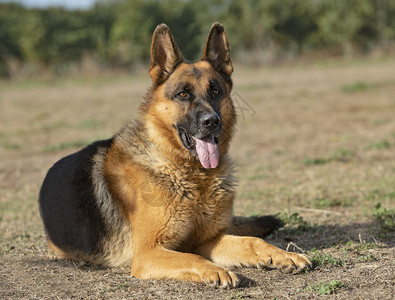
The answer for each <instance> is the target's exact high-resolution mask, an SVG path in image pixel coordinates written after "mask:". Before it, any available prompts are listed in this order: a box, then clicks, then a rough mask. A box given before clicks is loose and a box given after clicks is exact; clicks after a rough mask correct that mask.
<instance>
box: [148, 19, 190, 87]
mask: <svg viewBox="0 0 395 300" xmlns="http://www.w3.org/2000/svg"><path fill="white" fill-rule="evenodd" d="M182 61H183V58H182V55H181V52H180V50H179V49H178V47H177V45H176V43H175V41H174V38H173V36H172V34H171V33H170V29H169V27H167V25H166V24H161V25H158V26H157V27H156V29H155V31H154V35H153V37H152V44H151V63H150V68H149V75H150V76H151V78H152V82H153V83H154V85H158V84H160V83H161V82H163V81H164V80H166V79H167V77H169V75H170V73H171V72H172V71H173V70H174V69H175V67H176V66H177V65H178V64H179V63H180V62H182Z"/></svg>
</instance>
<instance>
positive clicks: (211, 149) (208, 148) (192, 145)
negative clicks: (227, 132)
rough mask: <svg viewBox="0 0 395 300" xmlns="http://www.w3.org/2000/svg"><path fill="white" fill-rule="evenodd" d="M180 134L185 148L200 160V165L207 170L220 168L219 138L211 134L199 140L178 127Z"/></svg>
mask: <svg viewBox="0 0 395 300" xmlns="http://www.w3.org/2000/svg"><path fill="white" fill-rule="evenodd" d="M178 134H179V136H180V139H181V142H182V144H183V145H184V147H185V148H187V149H188V150H189V151H190V152H191V153H192V154H193V155H194V156H197V157H198V158H199V161H200V163H201V164H202V166H203V167H204V168H205V169H214V168H216V167H217V166H218V163H219V151H218V141H219V137H218V136H216V135H215V134H209V135H207V136H205V137H200V138H198V137H196V136H193V135H191V134H190V133H188V132H187V131H186V130H185V129H184V128H182V127H178Z"/></svg>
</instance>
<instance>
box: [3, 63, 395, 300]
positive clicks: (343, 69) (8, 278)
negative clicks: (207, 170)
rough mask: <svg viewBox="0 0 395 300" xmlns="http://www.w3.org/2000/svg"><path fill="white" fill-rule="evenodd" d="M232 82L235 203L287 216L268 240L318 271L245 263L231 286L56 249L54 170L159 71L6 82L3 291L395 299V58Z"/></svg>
mask: <svg viewBox="0 0 395 300" xmlns="http://www.w3.org/2000/svg"><path fill="white" fill-rule="evenodd" d="M234 83H235V92H236V94H234V99H235V101H236V102H237V103H236V104H237V105H238V111H239V123H238V130H237V135H236V137H235V139H234V142H233V147H232V155H233V158H234V160H235V163H236V166H237V169H238V177H239V186H238V199H237V201H236V203H235V213H236V214H242V215H255V214H279V216H280V217H281V218H282V219H283V220H285V221H286V222H287V225H286V226H285V227H284V228H283V229H281V230H280V231H278V232H277V233H275V234H274V235H272V236H271V237H269V238H268V240H269V241H270V242H272V243H274V244H276V245H278V246H281V247H284V248H285V247H287V245H288V243H289V242H292V244H289V246H290V248H291V249H292V250H295V251H302V250H303V251H305V252H306V253H307V254H308V255H309V256H310V257H312V259H313V262H314V266H315V267H314V269H313V270H310V271H308V272H306V273H304V274H299V275H283V274H281V273H280V272H278V271H275V270H272V271H262V270H255V269H238V270H236V272H237V273H238V274H240V275H241V276H242V278H243V283H242V287H240V288H237V289H233V290H221V289H216V288H213V287H206V286H204V285H201V284H188V283H180V282H177V281H172V280H168V281H141V280H138V279H134V278H131V277H130V276H129V270H128V269H127V268H125V269H104V268H99V267H96V266H91V265H87V264H83V263H76V262H71V261H59V260H56V259H55V257H54V255H53V254H52V253H51V252H50V251H49V250H48V249H47V247H46V244H45V235H44V231H43V228H42V225H41V220H40V216H39V212H38V207H37V195H38V192H39V188H40V184H41V182H42V180H43V177H44V176H45V173H46V171H47V170H48V168H49V167H50V166H51V165H52V164H53V163H54V162H55V161H57V160H58V159H59V158H61V157H63V156H65V155H67V154H69V153H71V152H73V151H76V150H77V149H79V148H81V147H82V146H84V145H86V144H87V143H89V142H91V141H93V140H95V139H98V138H106V137H109V136H111V135H112V134H113V133H114V132H115V131H117V130H118V129H119V128H120V127H121V126H123V124H125V123H126V121H127V120H128V119H131V118H135V117H136V115H137V107H138V105H139V103H140V102H141V99H142V96H143V95H144V93H145V90H146V88H148V86H149V85H150V81H149V78H148V76H134V77H131V78H128V77H121V78H101V79H90V80H89V79H81V80H78V79H73V80H58V81H51V82H19V83H14V82H2V83H0V299H14V298H15V299H117V298H122V299H124V298H132V299H133V298H135V299H197V298H202V299H245V298H248V299H262V298H265V299H290V298H292V299H296V298H300V299H312V298H316V297H318V296H319V295H322V294H329V296H328V297H330V298H336V299H393V298H394V295H395V234H394V225H393V223H391V222H395V221H394V219H393V218H394V213H393V211H390V210H391V209H394V208H395V60H394V59H385V60H380V61H377V60H375V61H371V60H370V61H359V62H332V63H330V64H320V65H317V64H314V65H311V64H310V65H296V66H282V67H276V68H274V67H271V68H262V69H256V70H243V69H241V68H236V73H235V76H234ZM377 203H381V206H382V208H381V210H377V209H376V208H375V206H376V204H377ZM384 208H386V209H387V210H385V209H384ZM378 211H380V212H381V215H382V219H383V220H386V221H387V226H385V224H384V223H380V222H379V221H378V218H377V217H375V216H374V214H375V213H377V212H378ZM391 218H392V219H391ZM295 245H296V246H295Z"/></svg>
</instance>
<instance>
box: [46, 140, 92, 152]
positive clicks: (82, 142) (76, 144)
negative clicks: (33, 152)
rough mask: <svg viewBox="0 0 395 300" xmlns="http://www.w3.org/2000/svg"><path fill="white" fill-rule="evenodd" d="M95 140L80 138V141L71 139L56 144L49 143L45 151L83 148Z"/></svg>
mask: <svg viewBox="0 0 395 300" xmlns="http://www.w3.org/2000/svg"><path fill="white" fill-rule="evenodd" d="M92 141H93V140H78V141H69V142H62V143H59V144H54V145H47V146H45V147H44V148H43V150H42V151H43V152H56V151H62V150H67V149H72V148H82V147H85V146H87V145H89V144H90V143H92Z"/></svg>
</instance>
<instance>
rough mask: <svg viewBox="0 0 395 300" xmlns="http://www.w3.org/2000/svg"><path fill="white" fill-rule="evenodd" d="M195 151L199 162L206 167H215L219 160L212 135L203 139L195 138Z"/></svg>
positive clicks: (216, 146)
mask: <svg viewBox="0 0 395 300" xmlns="http://www.w3.org/2000/svg"><path fill="white" fill-rule="evenodd" d="M194 139H195V141H196V152H197V154H198V156H199V160H200V163H201V164H202V166H203V167H204V168H206V169H210V168H213V169H214V168H216V167H217V166H218V161H219V153H218V145H217V144H216V143H215V142H214V135H210V136H209V137H207V138H204V139H198V138H195V137H194Z"/></svg>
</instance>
